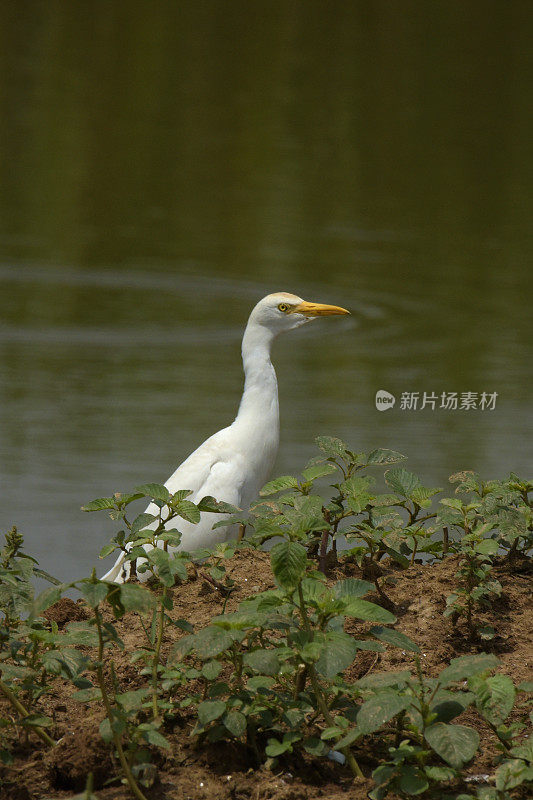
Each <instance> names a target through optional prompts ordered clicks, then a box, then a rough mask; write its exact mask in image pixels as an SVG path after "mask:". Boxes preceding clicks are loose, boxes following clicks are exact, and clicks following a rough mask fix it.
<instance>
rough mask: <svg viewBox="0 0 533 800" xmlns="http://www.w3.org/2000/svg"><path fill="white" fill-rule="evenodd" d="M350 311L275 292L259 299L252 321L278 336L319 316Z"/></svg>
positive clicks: (286, 293)
mask: <svg viewBox="0 0 533 800" xmlns="http://www.w3.org/2000/svg"><path fill="white" fill-rule="evenodd" d="M349 313H350V312H349V311H347V310H346V309H345V308H341V307H340V306H330V305H327V304H324V303H309V302H307V301H306V300H302V298H301V297H298V296H297V295H295V294H289V293H288V292H274V294H269V295H267V296H266V297H263V299H262V300H260V301H259V303H258V304H257V305H256V306H255V308H254V309H253V311H252V313H251V315H250V322H254V323H255V324H257V325H261V326H263V327H265V328H268V329H269V330H270V331H271V332H272V333H273V334H274V336H277V335H278V334H279V333H283V332H284V331H290V330H292V329H293V328H298V327H299V326H300V325H304V324H305V323H306V322H309V321H310V320H312V319H316V318H317V317H325V316H329V315H331V314H349Z"/></svg>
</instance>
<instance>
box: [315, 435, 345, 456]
mask: <svg viewBox="0 0 533 800" xmlns="http://www.w3.org/2000/svg"><path fill="white" fill-rule="evenodd" d="M315 442H316V443H317V445H318V447H319V448H320V449H321V450H322V452H323V453H325V454H326V455H327V456H328V457H329V458H343V459H346V458H348V451H347V448H346V445H345V443H344V442H343V441H342V439H338V438H337V437H336V436H317V437H316V438H315Z"/></svg>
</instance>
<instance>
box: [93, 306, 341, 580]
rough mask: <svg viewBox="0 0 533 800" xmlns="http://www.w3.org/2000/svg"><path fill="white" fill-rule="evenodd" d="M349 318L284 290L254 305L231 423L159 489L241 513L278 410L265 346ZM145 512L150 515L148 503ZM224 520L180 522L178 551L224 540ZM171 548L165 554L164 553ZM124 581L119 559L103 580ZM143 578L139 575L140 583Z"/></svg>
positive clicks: (267, 453) (269, 458)
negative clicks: (330, 318) (307, 327)
mask: <svg viewBox="0 0 533 800" xmlns="http://www.w3.org/2000/svg"><path fill="white" fill-rule="evenodd" d="M331 314H349V311H347V310H346V309H345V308H341V307H340V306H332V305H326V304H323V303H309V302H307V301H305V300H302V298H301V297H297V296H296V295H294V294H288V293H287V292H276V293H275V294H269V295H268V296H267V297H264V298H263V299H262V300H260V301H259V303H257V305H256V306H255V308H254V309H253V310H252V313H251V314H250V317H249V319H248V324H247V326H246V330H245V331H244V336H243V340H242V361H243V367H244V376H245V380H244V391H243V394H242V399H241V403H240V406H239V411H238V413H237V416H236V418H235V420H234V421H233V422H232V424H231V425H229V426H228V427H227V428H223V429H222V430H220V431H218V433H215V434H213V436H210V437H209V439H207V440H206V441H205V442H204V443H203V444H202V445H200V447H199V448H198V449H197V450H195V451H194V453H192V454H191V455H190V456H189V457H188V458H187V459H186V460H185V461H184V462H183V464H181V466H179V467H178V469H177V470H176V471H175V472H174V474H173V475H171V477H170V478H169V479H168V481H167V482H166V484H165V486H166V487H167V489H168V490H169V491H170V492H171V493H174V492H176V491H177V490H178V489H189V490H191V491H192V494H191V495H190V496H189V499H190V500H192V502H193V503H195V502H196V503H197V502H199V501H200V500H201V499H202V498H203V497H205V496H206V495H210V496H211V497H215V498H216V499H217V500H223V501H225V502H226V503H231V504H232V505H234V506H238V507H239V508H242V509H244V510H247V509H248V507H249V505H250V503H251V502H252V500H254V499H255V497H257V495H258V493H259V490H260V488H261V487H262V486H263V485H264V484H265V482H266V480H267V478H268V476H269V474H270V470H271V469H272V466H273V464H274V460H275V458H276V453H277V450H278V445H279V405H278V383H277V379H276V373H275V370H274V367H273V366H272V362H271V360H270V350H271V346H272V342H273V341H274V339H275V338H276V336H278V335H279V334H280V333H284V332H285V331H290V330H292V329H293V328H298V327H299V326H300V325H303V324H304V323H306V322H309V321H310V320H312V319H316V318H317V317H321V316H327V315H331ZM147 512H148V513H150V514H157V513H158V509H157V507H155V506H154V505H153V504H152V505H150V506H148V509H147ZM223 518H224V515H223V514H215V513H211V512H203V513H202V515H201V519H200V522H199V523H198V524H197V525H194V524H192V523H189V522H186V521H185V520H180V523H179V530H180V532H181V534H182V537H181V543H180V548H179V549H183V550H198V549H200V548H203V547H212V546H213V545H215V544H218V543H219V542H223V541H226V540H227V539H228V538H230V537H231V535H232V531H231V530H229V529H228V528H224V527H221V528H217V529H215V530H213V525H214V524H215V522H217V521H219V520H220V519H223ZM169 549H171V548H169ZM129 575H130V562H129V561H127V560H125V558H124V553H122V554H121V555H120V556H119V558H118V559H117V561H116V562H115V564H114V566H113V567H112V568H111V569H110V570H109V572H107V573H106V574H105V575H104V577H103V579H102V580H107V581H115V582H116V583H123V582H124V581H125V580H127V579H128V577H129ZM149 576H150V573H149V572H144V573H139V578H140V579H141V580H147V578H148V577H149Z"/></svg>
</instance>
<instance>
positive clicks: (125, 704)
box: [115, 689, 150, 711]
mask: <svg viewBox="0 0 533 800" xmlns="http://www.w3.org/2000/svg"><path fill="white" fill-rule="evenodd" d="M149 691H150V690H149V689H133V690H132V691H130V692H121V693H120V694H117V695H115V699H116V701H117V703H118V704H119V706H120V707H121V708H123V709H124V711H139V710H140V709H141V708H142V704H143V701H144V699H145V698H146V697H147V695H148V693H149Z"/></svg>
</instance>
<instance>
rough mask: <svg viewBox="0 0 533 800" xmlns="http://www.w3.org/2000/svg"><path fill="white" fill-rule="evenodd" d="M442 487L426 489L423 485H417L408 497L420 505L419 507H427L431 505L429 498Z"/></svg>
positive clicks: (440, 490)
mask: <svg viewBox="0 0 533 800" xmlns="http://www.w3.org/2000/svg"><path fill="white" fill-rule="evenodd" d="M439 492H442V489H427V488H426V487H425V486H417V487H415V488H414V489H413V490H412V491H411V494H410V495H409V499H410V500H412V501H413V502H414V503H416V504H417V505H419V506H420V508H429V506H430V505H431V498H432V497H434V496H435V495H436V494H438V493H439Z"/></svg>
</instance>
